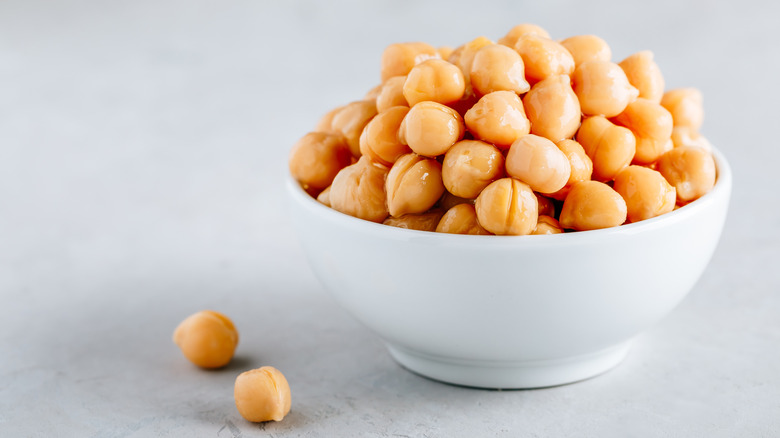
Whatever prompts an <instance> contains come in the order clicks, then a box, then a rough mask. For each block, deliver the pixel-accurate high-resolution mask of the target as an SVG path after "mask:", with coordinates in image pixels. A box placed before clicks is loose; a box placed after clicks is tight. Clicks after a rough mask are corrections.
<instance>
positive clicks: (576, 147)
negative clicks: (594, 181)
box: [550, 139, 593, 201]
mask: <svg viewBox="0 0 780 438" xmlns="http://www.w3.org/2000/svg"><path fill="white" fill-rule="evenodd" d="M555 145H556V146H558V149H560V150H561V152H563V153H564V155H566V158H568V159H569V165H570V166H571V175H569V180H568V181H566V185H565V186H563V188H562V189H560V190H558V191H557V192H555V193H552V194H550V196H551V197H552V198H555V199H557V200H559V201H563V200H564V199H565V198H566V195H568V194H569V190H571V187H572V186H573V185H574V184H577V183H578V182H580V181H589V180H590V178H591V176H592V175H593V161H591V159H590V157H589V156H588V154H586V153H585V149H584V148H583V147H582V145H581V144H579V143H577V142H576V141H574V140H568V139H566V140H561V141H559V142H557V143H555Z"/></svg>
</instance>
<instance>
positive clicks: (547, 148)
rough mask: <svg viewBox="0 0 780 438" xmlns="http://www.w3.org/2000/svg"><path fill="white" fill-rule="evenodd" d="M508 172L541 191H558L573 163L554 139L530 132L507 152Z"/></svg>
mask: <svg viewBox="0 0 780 438" xmlns="http://www.w3.org/2000/svg"><path fill="white" fill-rule="evenodd" d="M506 173H507V174H508V175H509V176H511V177H513V178H517V179H519V180H520V181H523V182H524V183H526V184H528V185H529V186H530V187H531V189H533V190H534V191H536V192H540V193H555V192H557V191H558V190H560V189H562V188H563V186H565V185H566V181H568V180H569V176H570V175H571V165H570V164H569V159H568V158H567V157H566V155H565V154H564V153H563V152H561V150H560V149H558V146H556V145H555V143H553V142H552V141H550V140H548V139H546V138H544V137H539V136H538V135H533V134H529V135H526V136H524V137H521V138H520V139H519V140H517V141H516V142H514V143H512V146H511V147H510V148H509V153H508V154H507V155H506Z"/></svg>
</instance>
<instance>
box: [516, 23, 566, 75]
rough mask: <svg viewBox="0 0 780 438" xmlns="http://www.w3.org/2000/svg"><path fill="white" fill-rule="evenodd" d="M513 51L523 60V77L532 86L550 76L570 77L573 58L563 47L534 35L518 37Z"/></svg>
mask: <svg viewBox="0 0 780 438" xmlns="http://www.w3.org/2000/svg"><path fill="white" fill-rule="evenodd" d="M514 49H515V50H516V51H517V53H519V54H520V57H521V58H523V64H524V65H525V77H526V79H527V80H528V81H529V82H531V84H534V83H536V82H539V81H541V80H544V79H546V78H548V77H550V76H558V75H566V76H570V75H571V74H572V72H573V71H574V58H572V56H571V53H569V51H568V50H566V48H565V47H563V46H562V45H560V44H558V43H556V42H555V41H553V40H551V39H549V38H546V37H544V36H540V35H538V34H535V33H527V34H525V35H522V36H520V38H518V39H517V42H516V43H515V47H514Z"/></svg>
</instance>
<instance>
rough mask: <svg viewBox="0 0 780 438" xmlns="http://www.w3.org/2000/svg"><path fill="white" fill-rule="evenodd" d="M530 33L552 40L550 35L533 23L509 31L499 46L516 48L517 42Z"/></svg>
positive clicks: (499, 41)
mask: <svg viewBox="0 0 780 438" xmlns="http://www.w3.org/2000/svg"><path fill="white" fill-rule="evenodd" d="M529 33H535V34H537V35H539V36H542V37H545V38H550V34H549V33H548V32H547V31H546V30H544V29H543V28H541V27H540V26H537V25H535V24H531V23H522V24H518V25H517V26H515V27H513V28H511V29H509V32H507V33H506V35H504V36H503V37H502V38H501V39H500V40H498V44H501V45H504V46H507V47H510V48H514V47H515V44H517V40H518V39H519V38H520V37H521V36H523V35H526V34H529Z"/></svg>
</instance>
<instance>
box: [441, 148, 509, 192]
mask: <svg viewBox="0 0 780 438" xmlns="http://www.w3.org/2000/svg"><path fill="white" fill-rule="evenodd" d="M502 176H504V156H503V155H501V151H499V150H498V149H497V148H496V147H495V146H493V145H491V144H488V143H485V142H482V141H479V140H461V141H459V142H457V143H455V145H454V146H452V147H451V148H450V150H448V151H447V153H446V154H445V155H444V161H443V162H442V181H443V182H444V187H445V188H446V189H447V191H448V192H449V193H451V194H453V195H455V196H458V197H461V198H467V199H470V198H476V197H477V195H479V192H481V191H482V189H484V188H485V187H487V186H488V184H490V183H491V182H493V181H495V180H497V179H499V178H501V177H502Z"/></svg>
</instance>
